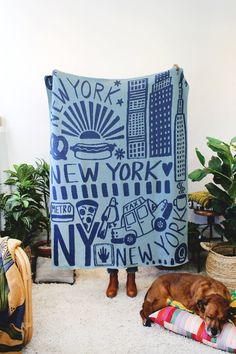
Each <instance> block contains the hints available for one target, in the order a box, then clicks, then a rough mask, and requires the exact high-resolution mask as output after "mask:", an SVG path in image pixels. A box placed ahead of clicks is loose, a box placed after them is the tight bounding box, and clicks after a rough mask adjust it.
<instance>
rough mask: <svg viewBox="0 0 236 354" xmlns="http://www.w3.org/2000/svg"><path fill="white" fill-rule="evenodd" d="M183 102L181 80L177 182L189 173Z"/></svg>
mask: <svg viewBox="0 0 236 354" xmlns="http://www.w3.org/2000/svg"><path fill="white" fill-rule="evenodd" d="M183 104H184V101H183V84H182V81H180V83H179V99H178V104H177V114H176V116H175V131H174V142H175V143H174V144H175V154H174V156H175V181H177V182H181V181H185V180H186V175H187V132H186V122H185V116H184V111H183V109H184V107H183Z"/></svg>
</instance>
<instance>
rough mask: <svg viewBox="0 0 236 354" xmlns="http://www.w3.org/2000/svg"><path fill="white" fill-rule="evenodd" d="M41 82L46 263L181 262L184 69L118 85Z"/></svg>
mask: <svg viewBox="0 0 236 354" xmlns="http://www.w3.org/2000/svg"><path fill="white" fill-rule="evenodd" d="M45 83H46V88H47V93H48V101H49V111H50V122H51V151H50V154H51V225H52V236H53V262H54V264H55V265H56V266H59V267H65V268H68V267H70V268H84V267H88V268H89V267H109V268H122V267H130V266H138V265H140V266H151V265H162V266H176V265H180V264H183V263H185V262H186V261H187V205H188V197H187V131H186V108H187V94H188V84H187V82H186V80H185V79H184V75H183V70H182V69H179V70H177V69H176V68H175V67H174V68H172V69H170V70H168V71H165V72H162V73H159V74H154V75H149V76H145V77H139V78H132V79H125V80H120V79H114V80H112V79H97V78H88V77H81V76H76V75H71V74H67V73H63V72H60V71H57V70H55V71H53V74H52V75H51V76H46V78H45Z"/></svg>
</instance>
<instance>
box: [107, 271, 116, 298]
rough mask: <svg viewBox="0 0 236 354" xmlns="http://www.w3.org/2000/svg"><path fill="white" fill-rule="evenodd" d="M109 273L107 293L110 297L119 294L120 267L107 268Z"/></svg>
mask: <svg viewBox="0 0 236 354" xmlns="http://www.w3.org/2000/svg"><path fill="white" fill-rule="evenodd" d="M107 271H108V274H109V275H110V279H109V284H108V287H107V290H106V295H107V296H108V297H110V298H112V297H115V296H116V295H117V291H118V287H119V283H118V269H111V268H108V269H107Z"/></svg>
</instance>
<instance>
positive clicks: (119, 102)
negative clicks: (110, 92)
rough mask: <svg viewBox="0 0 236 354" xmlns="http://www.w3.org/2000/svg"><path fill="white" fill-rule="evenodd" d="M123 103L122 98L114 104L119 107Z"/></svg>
mask: <svg viewBox="0 0 236 354" xmlns="http://www.w3.org/2000/svg"><path fill="white" fill-rule="evenodd" d="M123 103H124V101H123V100H122V98H120V99H119V100H117V102H116V104H119V105H120V106H122V104H123Z"/></svg>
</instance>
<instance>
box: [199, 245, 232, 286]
mask: <svg viewBox="0 0 236 354" xmlns="http://www.w3.org/2000/svg"><path fill="white" fill-rule="evenodd" d="M201 246H202V248H204V249H205V250H207V251H208V256H207V260H206V272H207V274H208V275H209V276H210V277H212V278H214V279H216V280H219V281H221V282H222V283H223V284H225V285H226V286H227V288H228V289H236V247H234V246H233V245H231V244H230V243H228V242H221V243H216V244H212V243H207V242H201Z"/></svg>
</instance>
